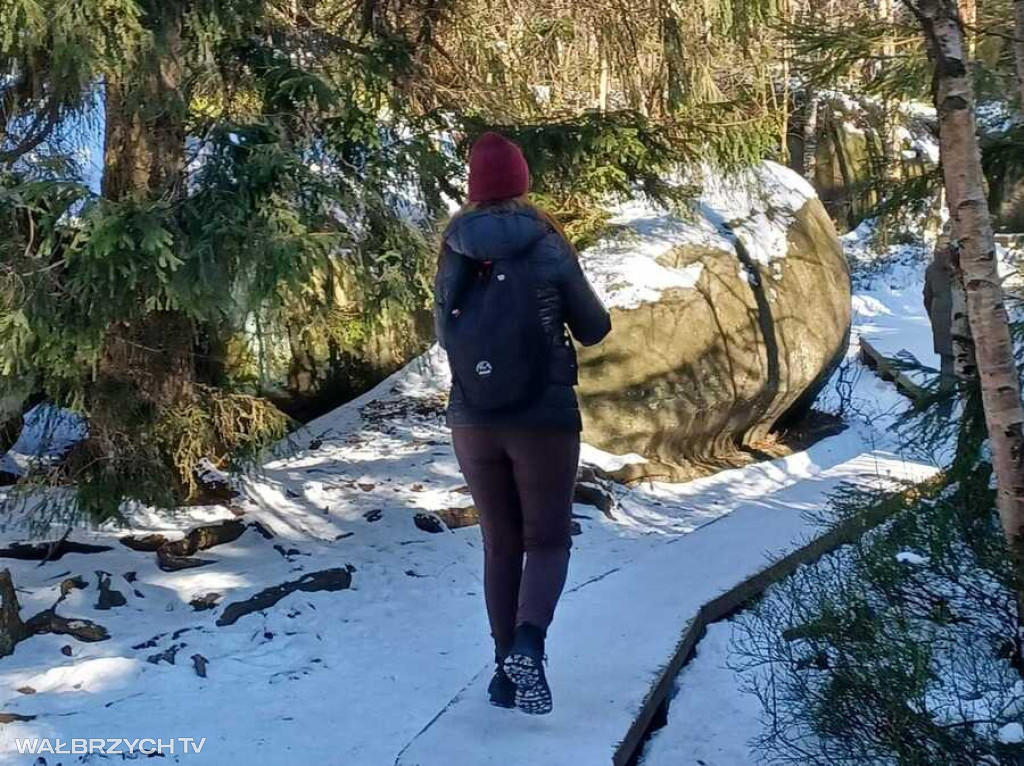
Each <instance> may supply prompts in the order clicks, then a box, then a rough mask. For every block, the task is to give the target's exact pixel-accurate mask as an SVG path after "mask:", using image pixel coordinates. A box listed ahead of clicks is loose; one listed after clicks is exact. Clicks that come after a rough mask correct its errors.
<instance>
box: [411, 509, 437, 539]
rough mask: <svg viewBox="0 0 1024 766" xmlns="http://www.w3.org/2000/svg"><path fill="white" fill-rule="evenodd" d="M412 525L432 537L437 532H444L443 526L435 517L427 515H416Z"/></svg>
mask: <svg viewBox="0 0 1024 766" xmlns="http://www.w3.org/2000/svg"><path fill="white" fill-rule="evenodd" d="M412 520H413V523H414V524H415V525H416V526H417V527H418V528H419V529H422V530H423V531H424V532H429V533H430V534H432V535H436V534H437V533H438V532H444V525H443V524H442V523H441V520H440V519H439V518H438V517H437V516H433V515H431V514H429V513H417V514H416V515H415V516H413V519H412Z"/></svg>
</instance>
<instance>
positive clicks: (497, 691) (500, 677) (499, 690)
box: [487, 657, 516, 708]
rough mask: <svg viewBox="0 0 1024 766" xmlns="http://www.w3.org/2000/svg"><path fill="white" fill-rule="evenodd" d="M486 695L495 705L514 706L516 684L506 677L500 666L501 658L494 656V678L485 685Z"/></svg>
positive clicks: (503, 669)
mask: <svg viewBox="0 0 1024 766" xmlns="http://www.w3.org/2000/svg"><path fill="white" fill-rule="evenodd" d="M487 697H488V698H489V699H490V701H491V704H492V705H494V706H495V707H505V708H513V707H515V706H516V685H515V684H514V683H512V679H511V678H509V677H508V674H507V673H506V672H505V668H504V667H503V666H502V660H501V658H500V657H499V658H495V663H494V678H492V679H491V682H490V683H489V684H488V685H487Z"/></svg>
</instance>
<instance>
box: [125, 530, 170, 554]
mask: <svg viewBox="0 0 1024 766" xmlns="http://www.w3.org/2000/svg"><path fill="white" fill-rule="evenodd" d="M166 542H167V538H166V537H164V536H163V535H158V534H155V533H154V534H150V535H142V536H141V537H136V536H135V535H128V536H126V537H122V538H121V544H122V545H126V546H128V547H129V548H131V549H132V550H133V551H141V552H143V553H154V552H156V551H157V550H158V549H159V548H160V546H161V545H163V544H164V543H166Z"/></svg>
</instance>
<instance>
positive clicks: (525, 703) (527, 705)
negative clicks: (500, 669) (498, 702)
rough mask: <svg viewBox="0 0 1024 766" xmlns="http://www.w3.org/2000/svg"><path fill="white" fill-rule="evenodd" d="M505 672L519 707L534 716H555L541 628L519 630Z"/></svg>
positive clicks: (524, 624)
mask: <svg viewBox="0 0 1024 766" xmlns="http://www.w3.org/2000/svg"><path fill="white" fill-rule="evenodd" d="M504 668H505V673H506V674H508V677H509V678H511V679H512V683H513V684H515V687H516V694H515V702H516V707H518V708H519V709H520V710H522V711H523V712H524V713H529V714H530V715H546V714H548V713H550V712H551V707H552V703H551V687H549V686H548V679H547V677H546V676H545V675H544V631H543V630H542V629H541V628H538V627H537V626H536V625H531V624H530V623H528V622H524V623H523V624H522V625H520V626H519V627H518V628H516V635H515V639H514V640H513V642H512V649H511V651H510V652H509V653H508V656H507V657H506V658H505V662H504Z"/></svg>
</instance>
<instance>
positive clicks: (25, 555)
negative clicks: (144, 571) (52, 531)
mask: <svg viewBox="0 0 1024 766" xmlns="http://www.w3.org/2000/svg"><path fill="white" fill-rule="evenodd" d="M109 550H111V546H109V545H91V544H89V543H76V542H74V541H73V540H68V539H61V540H53V541H51V542H46V543H11V544H10V545H9V546H8V547H6V548H0V558H5V559H20V560H22V561H59V560H60V559H61V558H63V557H64V554H66V553H103V551H109Z"/></svg>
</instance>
